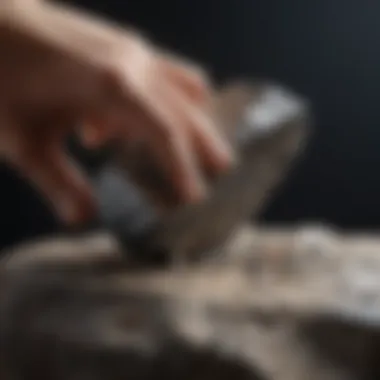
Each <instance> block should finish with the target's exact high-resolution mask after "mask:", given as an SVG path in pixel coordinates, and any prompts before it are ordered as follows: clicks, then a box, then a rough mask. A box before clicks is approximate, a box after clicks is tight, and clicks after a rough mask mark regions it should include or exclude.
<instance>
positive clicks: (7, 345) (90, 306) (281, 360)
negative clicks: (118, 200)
mask: <svg viewBox="0 0 380 380" xmlns="http://www.w3.org/2000/svg"><path fill="white" fill-rule="evenodd" d="M379 247H380V239H379V238H378V237H376V236H345V235H344V234H340V233H337V232H334V231H332V230H330V229H323V228H322V229H321V228H315V227H304V228H301V229H295V230H285V229H274V228H266V229H265V228H261V229H253V228H252V227H249V228H245V229H241V230H240V231H239V233H237V234H236V235H235V236H234V237H233V238H231V240H230V241H229V244H227V245H225V246H224V249H223V250H222V251H221V252H220V255H218V256H214V257H212V258H211V257H209V258H208V260H207V261H205V262H203V263H202V264H197V265H194V266H188V267H187V268H186V269H183V270H182V271H181V270H171V271H170V270H162V271H160V270H141V268H140V269H137V268H134V267H133V266H129V265H128V263H127V262H126V261H125V260H123V259H121V256H120V252H119V251H118V248H117V244H115V242H113V241H112V239H111V238H110V237H107V236H106V235H105V236H103V237H101V236H93V237H88V238H84V237H82V238H76V239H74V238H73V239H71V240H69V239H52V240H51V241H46V242H43V243H36V244H34V245H27V246H24V247H20V248H18V249H16V250H14V251H13V252H9V253H8V256H6V257H8V259H6V258H5V259H4V261H3V262H2V263H1V279H2V286H1V298H0V310H1V331H0V332H1V352H0V354H1V371H2V373H1V375H2V378H3V379H12V380H13V379H23V380H28V379H32V378H35V377H38V378H40V379H44V380H48V379H52V380H53V379H62V380H74V379H88V380H103V379H107V380H113V379H122V378H125V377H127V376H128V377H131V378H134V379H159V378H166V379H178V378H183V379H197V380H198V379H203V378H205V379H206V378H212V379H232V378H233V379H260V380H261V379H262V380H269V379H273V380H304V379H311V380H351V379H355V380H356V379H358V380H363V379H368V380H372V379H373V380H375V379H378V378H379V375H380V365H379V360H378V359H379V356H380V354H379V352H380V351H379V347H380V346H379V345H380V335H379V331H380V330H379V326H380V324H379V321H380V303H379V294H380V292H379V290H380V281H379V277H380V276H379V274H380V272H379V271H380V265H379V263H380V261H379V257H378V251H379Z"/></svg>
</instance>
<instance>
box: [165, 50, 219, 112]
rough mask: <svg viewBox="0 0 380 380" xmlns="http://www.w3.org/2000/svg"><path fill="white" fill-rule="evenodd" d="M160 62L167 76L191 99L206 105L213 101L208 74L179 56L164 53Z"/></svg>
mask: <svg viewBox="0 0 380 380" xmlns="http://www.w3.org/2000/svg"><path fill="white" fill-rule="evenodd" d="M158 64H159V65H160V66H161V70H162V72H163V74H164V76H165V77H167V78H168V79H169V81H171V82H172V83H174V84H176V85H177V86H178V87H179V88H180V89H181V90H182V91H183V92H184V93H185V94H186V96H187V97H188V98H189V100H191V101H193V102H195V103H197V104H199V105H202V106H205V105H208V104H209V103H210V102H211V101H212V94H211V91H210V86H209V82H208V79H207V77H206V75H205V74H204V73H203V72H202V71H201V70H199V69H198V68H196V67H195V66H194V65H191V64H190V63H188V62H185V61H183V60H180V59H179V58H177V57H172V56H169V55H165V56H164V55H162V56H160V57H159V58H158Z"/></svg>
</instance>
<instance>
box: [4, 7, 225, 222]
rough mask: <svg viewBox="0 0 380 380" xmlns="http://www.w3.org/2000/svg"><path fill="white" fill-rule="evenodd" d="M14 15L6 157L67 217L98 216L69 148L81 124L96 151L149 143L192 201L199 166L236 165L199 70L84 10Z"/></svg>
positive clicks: (199, 184) (198, 195)
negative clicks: (116, 145) (103, 147)
mask: <svg viewBox="0 0 380 380" xmlns="http://www.w3.org/2000/svg"><path fill="white" fill-rule="evenodd" d="M9 14H10V16H9V17H8V18H5V22H4V23H3V25H2V26H1V27H0V57H1V59H0V81H1V83H2V88H1V89H0V124H1V126H0V154H2V155H3V157H4V158H5V159H6V160H7V161H8V162H10V163H11V164H13V165H14V166H15V167H16V168H18V170H20V172H22V173H23V174H24V175H25V176H26V177H27V178H29V179H30V180H31V181H32V182H33V183H34V184H35V185H36V186H37V187H38V188H39V190H40V191H41V192H42V193H43V194H44V195H45V196H46V197H47V198H48V199H49V200H50V202H51V203H52V205H53V206H54V207H55V209H56V211H57V212H58V214H59V216H60V217H61V218H62V219H64V220H65V221H66V222H68V223H72V222H78V221H79V222H80V221H83V220H85V219H87V218H89V217H91V216H92V215H93V213H94V200H93V199H92V192H91V188H90V187H89V185H88V184H87V182H86V180H85V178H84V177H83V174H82V173H80V172H79V169H78V168H77V166H76V165H75V164H73V163H72V162H71V161H70V159H69V157H68V156H67V154H66V153H65V152H64V141H65V138H66V136H67V135H68V134H69V133H70V132H71V131H72V129H73V128H74V126H77V128H76V129H77V130H78V131H79V132H80V136H81V139H82V142H83V144H84V145H85V146H86V147H89V148H96V147H99V146H101V145H102V144H104V143H106V142H107V141H110V140H113V139H117V140H118V141H122V142H125V143H126V144H127V143H128V144H130V143H131V142H132V143H133V142H139V141H141V140H143V141H144V142H145V143H147V144H148V145H149V146H150V148H151V149H152V151H153V152H154V157H155V158H156V159H157V160H158V161H159V162H160V163H161V166H162V169H163V171H164V172H165V173H166V174H167V175H168V176H169V177H170V178H171V179H172V182H173V184H174V186H175V187H176V189H177V190H178V193H179V194H180V196H182V199H183V200H184V201H185V202H192V201H198V200H200V199H202V197H203V196H204V195H205V191H206V189H205V185H204V181H203V176H202V172H201V170H200V168H201V167H206V168H207V170H208V171H211V173H216V172H219V171H222V170H224V169H225V168H227V167H228V166H229V165H230V164H231V162H232V152H231V151H230V148H229V146H228V145H226V143H225V141H224V140H223V139H222V138H221V136H220V135H219V134H218V132H217V130H216V128H215V126H214V125H213V122H212V119H211V117H210V113H209V111H210V105H211V104H210V103H211V93H210V89H209V86H208V84H207V80H206V79H205V77H204V75H203V74H200V73H199V71H198V70H197V69H195V68H194V67H191V66H189V65H188V64H186V63H183V62H180V61H178V60H177V59H174V58H173V57H168V56H166V55H165V54H163V53H162V52H160V51H158V50H157V49H155V48H154V47H153V46H151V45H150V44H149V43H148V42H147V41H145V40H143V39H142V38H140V37H139V36H137V35H136V34H133V33H131V32H129V33H128V32H126V31H124V30H121V29H119V28H117V27H114V26H110V25H106V24H104V23H101V22H99V21H98V20H94V19H93V18H89V17H88V16H86V15H84V14H79V13H78V12H72V11H70V10H67V9H62V8H58V7H57V6H52V5H48V4H44V3H40V2H30V3H29V4H26V3H24V4H23V7H22V8H21V7H20V8H17V9H13V10H12V11H11V12H10V13H9Z"/></svg>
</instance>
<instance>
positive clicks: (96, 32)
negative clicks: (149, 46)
mask: <svg viewBox="0 0 380 380" xmlns="http://www.w3.org/2000/svg"><path fill="white" fill-rule="evenodd" d="M0 2H1V5H0V26H5V27H7V28H9V27H10V28H12V29H14V30H17V31H18V32H22V33H23V34H25V35H27V36H28V37H30V38H32V39H34V40H38V41H41V42H43V43H46V44H49V45H51V46H52V47H55V48H59V49H60V50H62V51H67V52H68V53H70V54H75V55H76V56H78V57H85V58H86V60H88V59H91V57H93V58H94V59H95V57H94V56H96V58H98V57H99V56H103V57H110V55H112V54H113V55H116V54H118V50H120V46H121V44H122V46H123V52H124V54H125V53H126V52H127V53H128V51H130V52H131V55H132V54H134V53H135V52H136V50H141V48H142V47H143V46H145V45H146V43H145V42H144V43H142V39H141V38H140V37H139V36H138V34H137V33H134V32H132V31H128V30H126V29H124V28H122V27H119V26H118V25H114V24H112V23H111V22H106V21H103V20H101V19H99V18H97V17H95V16H93V15H91V14H87V13H86V12H81V11H79V10H77V9H73V8H70V7H67V6H63V5H58V4H51V3H47V2H43V1H40V0H0ZM99 52H101V54H99Z"/></svg>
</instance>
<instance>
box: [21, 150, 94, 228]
mask: <svg viewBox="0 0 380 380" xmlns="http://www.w3.org/2000/svg"><path fill="white" fill-rule="evenodd" d="M19 169H20V171H21V172H22V174H23V175H24V176H25V177H26V178H28V179H29V180H30V181H31V182H32V183H33V184H34V185H35V186H36V187H37V189H38V190H39V191H40V192H41V194H42V195H44V196H45V197H46V198H47V200H48V201H49V202H50V203H51V205H52V207H53V208H54V210H55V211H56V213H57V214H58V216H59V217H60V218H61V219H62V220H63V221H64V222H66V223H68V224H77V223H81V222H85V221H87V220H88V219H90V218H91V217H93V216H94V215H95V200H94V197H93V194H92V191H91V188H90V186H89V184H88V183H87V181H86V180H85V177H84V175H83V173H81V171H80V170H79V168H78V166H77V165H75V163H74V162H72V160H71V159H70V158H69V157H68V156H67V155H66V154H65V152H63V151H62V149H60V148H57V149H51V146H49V148H48V149H46V148H45V149H35V151H34V152H32V154H30V152H29V154H28V155H27V159H26V160H25V161H24V162H21V165H19Z"/></svg>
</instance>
